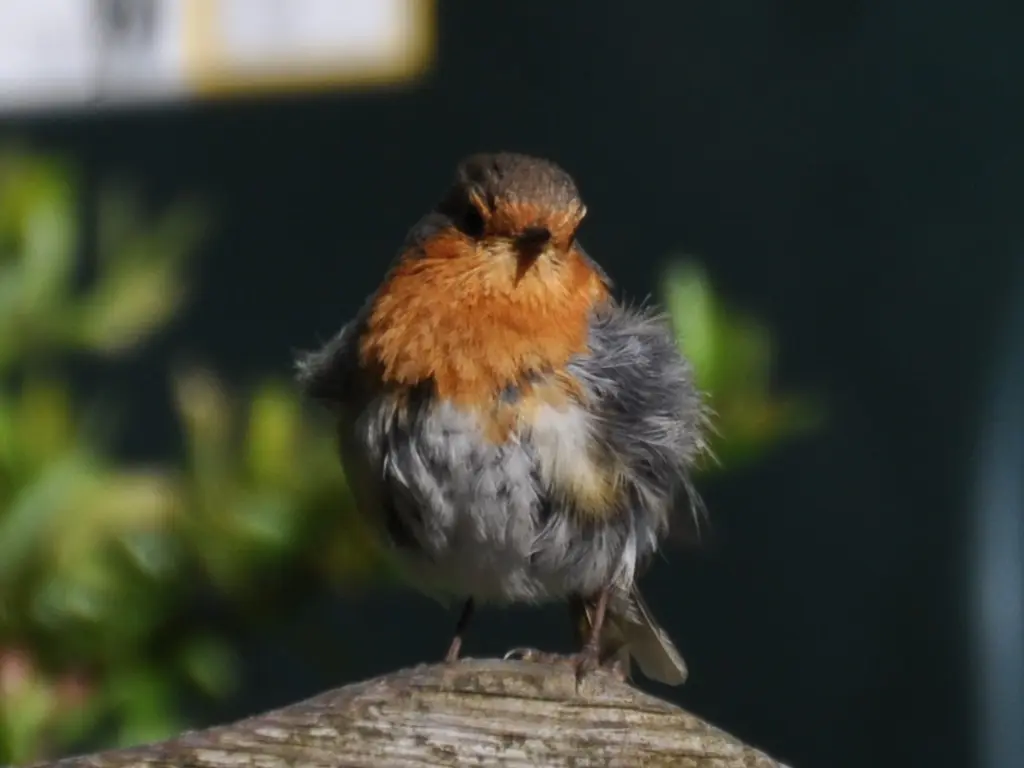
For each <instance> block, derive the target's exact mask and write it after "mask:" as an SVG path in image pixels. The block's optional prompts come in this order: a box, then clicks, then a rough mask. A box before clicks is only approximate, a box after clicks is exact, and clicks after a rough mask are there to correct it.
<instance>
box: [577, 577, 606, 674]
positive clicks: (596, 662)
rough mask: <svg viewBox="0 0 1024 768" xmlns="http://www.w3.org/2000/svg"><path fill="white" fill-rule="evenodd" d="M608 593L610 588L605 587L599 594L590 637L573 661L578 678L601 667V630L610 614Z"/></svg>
mask: <svg viewBox="0 0 1024 768" xmlns="http://www.w3.org/2000/svg"><path fill="white" fill-rule="evenodd" d="M608 592H609V590H608V588H607V587H605V588H604V589H602V590H601V591H600V592H598V593H597V600H596V602H595V603H594V618H593V621H591V622H590V635H589V636H588V637H587V641H586V642H585V643H584V644H583V648H582V650H580V652H579V653H578V654H576V657H575V658H574V660H573V663H574V666H575V667H576V676H577V677H581V676H582V675H585V674H587V673H588V672H592V671H593V670H595V669H597V668H598V667H599V666H600V665H601V630H602V629H603V628H604V617H605V614H606V613H607V612H608Z"/></svg>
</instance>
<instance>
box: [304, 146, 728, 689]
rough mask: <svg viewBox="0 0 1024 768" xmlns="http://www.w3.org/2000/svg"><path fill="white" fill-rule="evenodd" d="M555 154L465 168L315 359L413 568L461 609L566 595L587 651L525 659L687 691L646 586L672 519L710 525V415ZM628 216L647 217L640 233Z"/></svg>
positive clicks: (350, 461) (373, 496)
mask: <svg viewBox="0 0 1024 768" xmlns="http://www.w3.org/2000/svg"><path fill="white" fill-rule="evenodd" d="M586 213H587V207H586V206H585V204H584V203H583V200H582V197H581V195H580V192H579V190H578V188H577V185H576V183H575V180H574V179H573V178H572V176H570V175H569V173H568V172H566V171H565V170H564V169H563V168H562V167H561V166H559V165H557V164H556V163H555V162H553V161H551V160H547V159H544V158H541V157H535V156H531V155H526V154H519V153H515V152H481V153H476V154H472V155H468V156H466V157H464V158H463V159H462V160H461V161H460V162H459V163H458V164H457V166H456V169H455V174H454V179H453V180H451V181H450V182H449V184H448V185H447V188H446V189H445V190H444V192H443V194H441V195H440V199H439V201H438V202H437V203H436V204H435V205H434V206H433V207H432V209H431V210H429V212H428V213H426V214H425V215H423V216H422V217H421V218H420V219H419V220H418V221H416V223H415V224H414V225H413V226H412V227H411V228H410V229H409V231H408V233H407V235H406V237H405V240H404V242H403V243H402V244H401V246H400V247H399V249H398V254H397V256H396V257H395V258H394V259H393V261H392V262H391V264H390V266H389V267H388V268H387V270H386V274H385V276H384V278H383V280H382V281H381V283H380V284H379V286H378V287H377V288H376V290H375V291H374V292H373V293H371V295H370V296H369V297H368V298H367V299H366V301H365V302H364V303H363V304H362V305H361V306H360V308H359V309H358V311H356V312H355V313H354V316H352V318H351V319H350V320H349V321H348V322H346V323H345V324H344V325H342V327H341V329H340V331H338V332H337V333H336V334H334V335H333V336H331V337H330V338H329V340H328V341H327V342H326V343H323V344H322V345H321V346H319V348H316V349H314V350H312V351H304V352H299V353H298V354H297V355H296V360H295V365H296V379H297V386H298V388H299V389H300V390H301V392H302V393H303V396H304V398H308V399H309V400H311V401H315V402H317V403H319V404H320V405H322V406H324V407H325V408H326V410H327V412H329V413H330V414H333V418H334V422H333V428H334V432H335V436H336V439H337V445H338V453H339V457H340V461H341V464H342V466H343V467H344V470H345V473H346V477H347V478H348V480H349V484H350V487H351V492H352V494H353V498H354V499H355V505H356V508H357V510H358V512H359V514H360V516H361V517H362V519H363V520H364V521H365V522H366V523H367V524H368V525H369V527H370V528H371V530H372V531H373V532H374V533H375V534H376V540H377V541H379V542H380V543H381V544H382V546H383V548H384V550H385V551H386V552H387V553H389V556H390V557H392V559H393V562H394V563H395V564H396V566H397V567H398V568H399V571H400V573H401V574H402V576H403V578H404V579H405V580H406V581H408V583H409V584H410V585H411V586H412V587H414V588H417V589H419V590H420V591H421V592H423V593H426V594H428V595H432V596H434V597H436V598H438V600H440V601H442V602H447V603H449V604H450V603H451V602H452V601H455V600H457V601H459V602H461V605H462V608H461V612H460V614H459V616H458V621H457V623H456V627H455V631H454V633H453V637H452V641H451V644H450V646H449V648H448V652H447V653H446V654H445V657H444V659H445V661H447V662H450V663H455V662H457V661H459V660H460V658H462V656H461V649H462V643H463V639H464V636H465V634H466V631H467V628H468V626H469V624H470V620H471V618H472V617H473V615H474V613H475V611H476V609H477V607H478V606H480V605H494V606H507V605H512V604H530V605H540V604H544V603H553V602H561V603H564V604H566V605H567V606H568V608H569V615H570V617H571V618H572V621H573V627H574V631H575V639H576V642H577V644H578V646H579V647H578V650H576V652H574V653H572V654H550V653H544V652H541V651H538V650H536V649H529V648H525V649H514V650H513V651H510V653H509V654H508V655H507V658H512V657H516V656H518V657H519V658H534V659H548V660H552V659H562V660H568V661H569V662H570V663H571V664H572V665H573V666H574V668H575V669H576V672H577V674H578V675H585V674H587V673H589V672H591V671H593V670H595V669H597V668H599V667H606V668H610V669H613V670H614V671H616V672H617V673H618V674H620V675H622V676H623V677H628V676H630V675H631V670H632V667H631V662H634V661H635V663H636V665H637V666H638V667H639V669H640V671H641V672H642V673H643V674H644V675H645V676H646V677H647V678H649V679H652V680H655V681H659V682H662V683H665V684H668V685H679V684H681V683H683V682H684V681H685V680H686V678H687V674H688V672H687V666H686V663H685V661H684V660H683V657H682V655H681V654H680V652H679V650H678V649H677V647H676V646H675V644H674V643H673V641H672V640H671V638H670V637H669V636H668V634H667V633H666V632H665V630H664V629H663V628H662V627H661V626H660V625H659V624H658V622H657V621H656V620H655V618H654V616H653V614H652V612H651V610H650V608H649V607H648V606H647V604H646V603H645V601H644V599H643V597H642V596H641V594H640V591H639V588H638V587H637V584H636V581H637V579H638V577H639V576H640V575H641V574H642V573H643V572H644V571H645V570H646V569H647V568H648V567H649V565H650V563H651V562H652V559H653V558H654V556H655V555H656V553H658V552H659V550H660V548H661V547H662V545H663V544H664V543H665V541H666V537H667V535H668V533H669V529H670V526H675V525H678V524H680V521H683V522H685V523H687V524H688V523H691V522H698V521H699V520H700V517H701V514H702V509H703V507H702V505H701V503H700V497H699V496H698V495H697V493H696V492H695V490H694V484H693V481H692V475H693V471H694V467H695V466H696V464H697V462H698V460H699V459H700V457H701V456H702V455H703V454H704V453H706V452H707V440H706V434H707V433H708V427H709V424H710V419H709V414H710V410H709V408H708V406H707V403H706V397H705V395H704V394H703V393H702V392H701V391H699V390H698V388H697V386H696V384H695V380H694V372H693V369H692V366H691V364H690V362H689V360H688V359H687V357H686V356H685V355H684V353H683V352H682V351H681V348H680V344H679V343H678V341H677V339H676V338H675V335H674V333H673V329H672V326H671V323H670V321H669V319H668V316H667V315H666V314H665V313H664V312H663V311H661V310H660V309H658V307H657V306H655V305H653V304H652V303H651V302H650V301H644V302H640V303H633V302H629V301H626V300H623V299H620V298H616V297H615V295H614V293H615V285H614V284H613V282H612V280H611V278H610V277H609V275H608V274H607V273H606V272H605V270H604V269H603V268H602V267H601V266H600V265H599V264H598V262H597V261H595V260H594V259H593V258H592V257H591V256H590V255H589V254H588V253H587V252H586V251H585V250H584V249H583V246H582V245H581V243H580V242H579V240H578V239H577V233H578V230H579V228H580V225H581V224H582V222H583V220H584V217H585V216H586ZM624 226H632V225H631V224H624Z"/></svg>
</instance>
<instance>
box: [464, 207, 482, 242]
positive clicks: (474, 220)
mask: <svg viewBox="0 0 1024 768" xmlns="http://www.w3.org/2000/svg"><path fill="white" fill-rule="evenodd" d="M462 230H463V231H464V232H465V233H466V234H467V235H469V236H470V237H481V236H482V235H483V233H484V217H483V216H482V215H481V213H480V211H479V210H478V209H477V207H476V206H475V205H473V204H472V203H469V204H467V205H466V210H465V211H463V213H462Z"/></svg>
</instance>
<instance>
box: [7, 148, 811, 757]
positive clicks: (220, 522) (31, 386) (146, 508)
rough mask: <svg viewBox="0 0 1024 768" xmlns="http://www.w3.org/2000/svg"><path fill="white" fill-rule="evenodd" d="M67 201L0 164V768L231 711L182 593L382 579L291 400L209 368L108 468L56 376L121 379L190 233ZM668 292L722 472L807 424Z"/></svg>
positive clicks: (324, 428)
mask: <svg viewBox="0 0 1024 768" xmlns="http://www.w3.org/2000/svg"><path fill="white" fill-rule="evenodd" d="M82 194H83V193H82V190H81V188H80V186H79V184H78V181H77V179H76V174H75V171H74V169H73V168H72V167H70V166H68V165H66V164H64V163H62V162H60V161H59V160H56V159H54V158H51V157H45V156H39V155H36V154H32V153H29V152H24V151H18V150H13V149H12V150H8V151H7V152H4V153H2V154H0V763H22V762H26V761H30V760H36V759H42V758H45V757H48V756H53V755H57V754H61V753H63V752H64V751H66V750H67V749H69V748H71V747H72V746H73V745H76V744H81V743H88V742H96V741H99V742H101V743H103V744H110V745H126V744H133V743H139V742H142V741H147V740H152V739H157V738H161V737H164V736H167V735H169V734H171V733H173V732H176V731H178V730H180V729H181V728H182V727H185V726H186V725H187V724H186V723H183V722H181V720H180V718H181V712H180V706H179V704H180V697H181V695H182V692H183V691H188V690H190V691H196V692H199V693H200V694H201V695H208V696H225V695H228V694H229V693H230V692H231V691H232V690H233V688H234V686H235V684H236V683H237V680H236V677H235V671H234V668H233V663H234V657H233V655H232V649H231V648H230V647H228V646H227V645H226V643H225V640H224V637H223V636H222V634H221V633H220V632H218V630H217V629H216V628H215V627H212V626H209V625H208V622H204V621H203V620H202V619H201V618H199V619H190V618H189V616H190V614H189V612H188V611H189V606H190V605H191V604H192V603H193V602H194V600H195V599H196V597H197V596H202V595H204V594H208V593H212V594H215V595H217V596H218V597H219V598H220V599H222V600H223V601H225V602H226V603H228V604H230V605H233V606H237V610H238V611H240V612H242V613H245V612H246V611H250V612H254V613H256V614H259V615H261V616H263V617H264V618H265V617H266V615H267V610H268V603H272V602H273V600H274V598H275V596H274V594H273V591H272V590H268V584H271V583H274V582H275V580H276V577H278V576H281V575H282V574H294V573H297V572H301V573H303V574H305V576H306V578H309V579H313V580H315V581H318V582H321V583H331V584H335V585H352V584H357V583H360V582H361V581H363V580H366V579H369V578H371V577H373V578H379V577H380V576H381V575H382V568H383V567H384V566H383V560H382V559H381V558H380V557H379V555H378V554H377V549H376V547H375V546H374V544H373V542H372V541H371V540H370V539H369V537H368V535H367V533H366V531H365V530H364V529H362V528H361V527H360V526H359V525H358V523H357V522H356V521H357V518H356V516H354V515H353V514H351V502H350V498H349V495H348V492H347V489H346V486H345V481H344V476H343V474H342V472H341V469H340V467H339V465H338V462H337V460H336V458H335V450H334V443H333V437H332V434H331V430H330V425H329V424H326V423H325V420H324V419H323V418H322V414H315V415H312V414H311V415H310V416H308V417H307V416H306V415H305V414H304V408H303V405H302V403H300V401H299V398H298V396H297V393H296V391H295V388H294V387H293V386H292V385H291V383H290V382H288V381H275V380H267V381H263V382H257V383H256V384H255V385H253V386H252V387H251V388H250V389H249V390H248V391H246V392H242V393H239V392H231V391H229V390H228V389H227V387H225V385H224V384H223V383H222V382H221V381H220V380H219V379H218V377H217V376H216V375H215V374H214V373H213V372H212V371H209V370H204V369H190V370H180V371H173V372H169V375H171V380H172V383H173V387H172V391H173V393H174V398H173V403H170V404H169V407H173V408H174V409H175V411H176V413H177V414H178V417H179V423H180V425H181V430H182V435H183V438H184V440H183V444H184V450H183V454H182V455H181V456H180V457H178V458H177V459H176V460H174V461H171V462H168V463H166V464H163V465H159V466H147V467H142V466H133V465H131V464H127V463H124V462H122V461H118V460H115V459H114V458H113V457H112V455H111V454H110V452H109V451H108V450H107V449H106V447H105V444H104V441H103V440H102V439H101V438H102V437H103V436H102V435H101V434H100V433H99V432H98V431H97V430H96V429H94V428H90V426H89V425H90V423H91V422H90V421H89V419H87V418H86V416H85V414H86V413H87V410H86V406H87V404H83V403H82V402H80V400H79V397H78V396H76V393H75V392H74V391H73V390H72V389H71V388H70V387H69V385H68V374H67V366H68V364H69V363H73V362H74V361H75V360H76V359H78V358H80V357H82V356H84V357H86V358H90V359H93V360H95V361H98V362H101V363H102V364H104V365H117V364H119V363H122V362H123V361H124V360H125V359H127V358H129V357H130V356H131V355H133V354H137V353H138V352H139V351H140V350H141V349H142V348H143V345H144V344H145V343H146V342H147V341H149V340H151V339H153V338H154V336H155V335H156V334H158V333H160V332H161V331H162V330H163V329H164V328H165V327H166V326H167V324H168V323H169V322H171V321H172V320H173V318H174V317H175V316H176V314H177V313H178V311H179V310H180V309H181V308H182V306H183V305H184V302H185V299H186V297H187V287H188V286H187V283H186V280H185V275H186V270H187V267H188V263H189V258H190V256H191V255H192V254H193V253H194V251H195V246H196V245H197V243H198V242H199V240H200V238H201V234H202V232H203V231H204V221H203V217H202V216H201V215H200V212H199V210H198V208H197V207H196V206H194V205H179V206H176V207H174V208H172V209H171V210H167V211H164V212H163V213H162V214H160V215H159V216H152V215H147V214H146V213H145V212H143V211H142V210H141V208H140V206H139V205H138V204H137V202H136V198H135V197H134V196H133V195H131V194H130V192H129V191H127V190H124V189H117V188H107V189H103V190H101V191H100V192H99V193H98V200H97V201H96V204H95V206H94V208H88V209H86V208H83V206H82ZM82 210H94V211H95V216H96V220H95V221H93V222H82V221H80V219H81V211H82ZM83 223H85V224H88V227H82V226H81V225H82V224H83ZM83 229H85V230H86V231H89V230H94V231H95V243H94V245H95V259H90V260H89V261H90V262H94V263H88V264H87V263H85V262H86V260H85V259H83V258H82V256H81V254H82V252H83V234H82V231H83ZM665 286H666V292H667V295H666V299H667V303H668V306H669V308H670V309H671V311H672V314H673V318H674V320H675V322H676V325H677V329H678V330H679V331H680V334H681V336H682V338H683V339H684V340H685V342H684V343H685V346H686V348H687V350H688V352H689V353H690V355H691V357H692V358H693V360H694V363H695V365H696V369H697V375H698V377H699V379H700V382H701V384H702V385H703V386H704V387H705V388H706V389H707V390H708V391H709V392H710V393H711V396H712V405H713V406H714V408H715V410H716V411H717V413H718V426H719V431H720V433H721V435H722V437H721V438H719V439H716V442H715V450H716V453H717V454H718V456H719V457H720V458H721V459H723V460H724V461H725V463H726V464H729V463H731V459H732V457H733V456H736V457H744V458H749V457H750V456H753V455H755V454H756V453H758V452H759V451H761V450H763V449H764V448H765V447H767V446H768V445H770V444H772V443H774V442H775V441H776V440H778V439H780V438H781V437H784V436H787V435H789V434H792V433H793V432H794V431H795V430H799V429H804V428H806V427H807V426H808V425H809V424H811V423H813V419H812V418H810V415H809V414H811V411H810V410H808V409H807V408H806V406H805V405H804V404H803V403H802V402H801V401H797V400H793V399H783V400H778V399H773V398H772V397H771V396H770V395H769V394H768V374H769V365H770V362H771V358H772V349H771V339H770V337H769V335H768V334H767V332H766V331H765V330H764V329H763V328H762V327H761V326H759V325H757V324H756V323H754V322H753V321H751V320H749V319H741V318H739V316H737V315H735V313H731V312H726V311H725V310H723V309H722V308H721V307H720V306H719V305H718V302H717V300H716V299H715V297H714V296H713V295H712V293H711V290H710V288H709V287H708V284H707V281H706V280H705V278H704V277H703V275H702V274H701V273H700V272H699V270H696V268H695V267H692V266H685V267H676V268H674V269H673V270H672V271H671V272H670V273H669V275H668V277H667V279H666V282H665ZM299 456H301V460H297V459H296V457H299ZM283 594H284V593H282V595H283ZM281 599H282V600H287V599H288V598H287V596H282V597H281Z"/></svg>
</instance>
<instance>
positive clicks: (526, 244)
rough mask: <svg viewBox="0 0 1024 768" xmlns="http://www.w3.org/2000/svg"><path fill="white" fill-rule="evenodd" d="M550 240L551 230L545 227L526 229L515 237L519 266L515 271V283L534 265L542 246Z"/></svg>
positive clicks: (541, 251)
mask: <svg viewBox="0 0 1024 768" xmlns="http://www.w3.org/2000/svg"><path fill="white" fill-rule="evenodd" d="M550 240H551V230H550V229H548V228H547V227H527V228H526V229H524V230H523V231H521V232H520V233H519V234H518V235H516V238H515V240H514V241H513V242H514V243H515V248H516V251H517V252H518V254H519V266H518V267H517V269H516V282H519V280H521V279H522V278H523V276H524V275H525V274H526V272H527V271H528V270H529V269H530V267H532V266H533V265H534V263H535V262H536V261H537V259H538V258H540V255H541V253H543V252H544V246H546V245H547V244H548V242H550Z"/></svg>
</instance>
